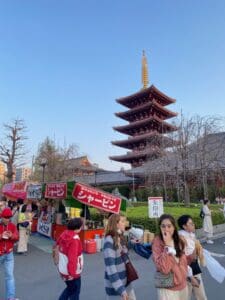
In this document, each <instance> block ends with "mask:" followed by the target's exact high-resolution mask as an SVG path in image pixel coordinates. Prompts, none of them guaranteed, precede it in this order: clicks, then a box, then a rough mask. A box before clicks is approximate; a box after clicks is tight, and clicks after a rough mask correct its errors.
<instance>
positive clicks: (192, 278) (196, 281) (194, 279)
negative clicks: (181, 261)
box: [191, 276, 200, 287]
mask: <svg viewBox="0 0 225 300" xmlns="http://www.w3.org/2000/svg"><path fill="white" fill-rule="evenodd" d="M191 284H192V286H195V287H199V286H200V280H199V279H198V278H195V277H194V276H192V277H191Z"/></svg>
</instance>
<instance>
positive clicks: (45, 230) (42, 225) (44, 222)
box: [37, 212, 52, 237]
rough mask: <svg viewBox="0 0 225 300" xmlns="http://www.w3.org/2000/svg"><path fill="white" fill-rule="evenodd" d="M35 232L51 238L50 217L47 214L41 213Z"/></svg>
mask: <svg viewBox="0 0 225 300" xmlns="http://www.w3.org/2000/svg"><path fill="white" fill-rule="evenodd" d="M37 232H39V233H41V234H44V235H46V236H49V237H51V236H52V215H51V214H50V213H48V212H42V213H41V215H40V217H39V218H38V224H37Z"/></svg>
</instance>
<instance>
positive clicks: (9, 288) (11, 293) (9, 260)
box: [0, 252, 15, 299]
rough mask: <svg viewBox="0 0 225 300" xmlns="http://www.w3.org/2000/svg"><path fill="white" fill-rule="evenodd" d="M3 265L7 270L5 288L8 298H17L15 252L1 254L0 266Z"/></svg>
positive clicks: (5, 270)
mask: <svg viewBox="0 0 225 300" xmlns="http://www.w3.org/2000/svg"><path fill="white" fill-rule="evenodd" d="M1 265H3V267H4V272H5V290H6V293H5V294H6V299H10V298H15V281H14V275H13V270H14V256H13V252H10V253H8V254H3V255H1V256H0V266H1Z"/></svg>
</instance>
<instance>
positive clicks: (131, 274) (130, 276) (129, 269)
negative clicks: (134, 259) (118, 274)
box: [121, 252, 139, 285]
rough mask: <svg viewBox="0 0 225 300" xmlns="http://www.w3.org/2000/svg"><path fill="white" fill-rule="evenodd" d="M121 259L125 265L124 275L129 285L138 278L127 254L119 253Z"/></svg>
mask: <svg viewBox="0 0 225 300" xmlns="http://www.w3.org/2000/svg"><path fill="white" fill-rule="evenodd" d="M121 257H122V259H123V261H124V264H125V268H126V275H127V284H126V285H128V284H130V283H131V282H132V281H134V280H137V279H138V278H139V277H138V273H137V271H136V270H135V268H134V266H133V265H132V263H131V261H130V258H129V256H128V255H127V254H125V253H123V252H122V253H121Z"/></svg>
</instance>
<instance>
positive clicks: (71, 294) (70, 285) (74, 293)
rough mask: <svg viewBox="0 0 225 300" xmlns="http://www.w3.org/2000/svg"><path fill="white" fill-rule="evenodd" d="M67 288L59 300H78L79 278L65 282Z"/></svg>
mask: <svg viewBox="0 0 225 300" xmlns="http://www.w3.org/2000/svg"><path fill="white" fill-rule="evenodd" d="M65 283H66V285H67V287H66V288H65V290H64V291H63V292H62V294H61V296H60V297H59V300H79V295H80V287H81V278H80V277H79V278H77V279H73V280H67V281H65Z"/></svg>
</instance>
